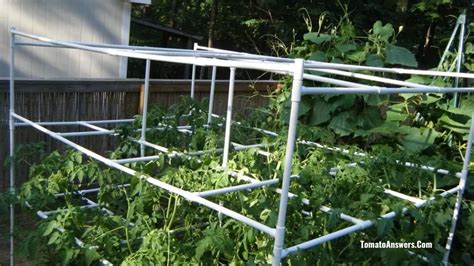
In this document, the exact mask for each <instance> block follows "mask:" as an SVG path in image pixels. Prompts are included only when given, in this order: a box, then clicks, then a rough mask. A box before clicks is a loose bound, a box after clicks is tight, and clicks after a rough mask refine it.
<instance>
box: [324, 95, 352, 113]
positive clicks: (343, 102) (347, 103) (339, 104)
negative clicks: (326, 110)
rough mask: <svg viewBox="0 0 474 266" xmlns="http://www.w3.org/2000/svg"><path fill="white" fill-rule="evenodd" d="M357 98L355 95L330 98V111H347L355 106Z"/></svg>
mask: <svg viewBox="0 0 474 266" xmlns="http://www.w3.org/2000/svg"><path fill="white" fill-rule="evenodd" d="M355 99H356V96H355V95H354V94H345V95H337V96H334V97H332V98H330V101H329V103H330V106H331V107H330V109H331V110H330V111H331V112H334V111H336V110H337V109H342V110H346V109H348V108H350V107H352V106H353V105H354V102H355Z"/></svg>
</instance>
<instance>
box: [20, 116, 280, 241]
mask: <svg viewBox="0 0 474 266" xmlns="http://www.w3.org/2000/svg"><path fill="white" fill-rule="evenodd" d="M12 116H13V117H15V118H17V119H19V120H21V121H23V122H25V123H27V124H29V125H31V126H32V127H34V128H35V129H37V130H38V131H41V132H43V133H45V134H47V135H49V136H51V137H52V138H54V139H57V140H59V141H61V142H63V143H64V144H66V145H68V146H70V147H71V148H74V149H76V150H78V151H80V152H82V153H83V154H85V155H87V156H89V157H91V158H93V159H95V160H97V161H99V162H102V163H104V164H105V165H107V166H109V167H112V168H115V169H117V170H119V171H122V172H124V173H126V174H129V175H131V176H135V177H137V178H140V179H144V180H146V181H147V182H148V183H150V184H152V185H154V186H157V187H159V188H162V189H164V190H166V191H168V192H170V193H174V194H177V195H180V196H182V197H183V198H185V199H187V200H189V201H192V202H196V203H199V204H201V205H204V206H206V207H208V208H210V209H213V210H215V211H218V212H222V213H223V214H225V215H227V216H229V217H231V218H234V219H235V220H237V221H240V222H242V223H244V224H247V225H249V226H251V227H253V228H255V229H257V230H260V231H261V232H264V233H266V234H268V235H270V236H272V237H274V236H275V229H274V228H271V227H269V226H266V225H264V224H262V223H259V222H257V221H255V220H252V219H250V218H248V217H246V216H244V215H242V214H240V213H237V212H235V211H232V210H230V209H227V208H225V207H223V206H220V205H219V204H216V203H214V202H212V201H209V200H207V199H204V198H202V197H199V196H196V195H194V194H193V193H192V192H189V191H186V190H182V189H180V188H177V187H175V186H172V185H170V184H167V183H165V182H162V181H160V180H158V179H156V178H153V177H150V176H148V175H145V174H141V173H139V172H137V171H135V170H133V169H130V168H128V167H125V166H123V165H120V164H118V163H116V162H114V161H113V160H110V159H107V158H105V157H103V156H101V155H99V154H97V153H95V152H93V151H91V150H89V149H86V148H84V147H82V146H80V145H78V144H76V143H74V142H72V141H70V140H68V139H66V138H64V137H61V136H59V135H58V134H56V133H55V132H53V131H51V130H49V129H47V128H45V127H42V126H39V125H37V124H36V123H34V122H32V121H30V120H28V119H26V118H24V117H22V116H20V115H18V114H15V113H14V114H12Z"/></svg>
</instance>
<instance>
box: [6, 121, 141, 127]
mask: <svg viewBox="0 0 474 266" xmlns="http://www.w3.org/2000/svg"><path fill="white" fill-rule="evenodd" d="M133 121H135V119H114V120H92V121H62V122H35V123H36V124H37V125H40V126H75V125H80V124H81V123H87V124H118V123H131V122H133ZM15 126H17V127H21V126H29V125H28V124H26V123H23V122H17V123H15Z"/></svg>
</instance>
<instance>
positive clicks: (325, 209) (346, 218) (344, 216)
mask: <svg viewBox="0 0 474 266" xmlns="http://www.w3.org/2000/svg"><path fill="white" fill-rule="evenodd" d="M319 210H320V211H322V212H325V213H329V214H330V213H332V212H333V211H334V210H333V209H332V208H329V207H327V206H324V205H321V206H319ZM339 218H340V219H341V220H344V221H346V222H350V223H353V224H358V223H362V222H364V220H361V219H358V218H355V217H353V216H350V215H347V214H345V213H341V214H339Z"/></svg>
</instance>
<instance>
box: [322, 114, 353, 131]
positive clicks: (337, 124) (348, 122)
mask: <svg viewBox="0 0 474 266" xmlns="http://www.w3.org/2000/svg"><path fill="white" fill-rule="evenodd" d="M353 116H354V113H353V112H350V111H349V112H342V113H339V114H337V115H336V116H335V117H334V118H333V119H332V120H331V122H330V123H329V125H328V127H329V128H331V129H332V130H334V132H335V133H336V134H339V135H341V136H347V135H349V134H351V133H352V132H354V130H355V129H356V125H355V123H354V121H353V120H352V119H353Z"/></svg>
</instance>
